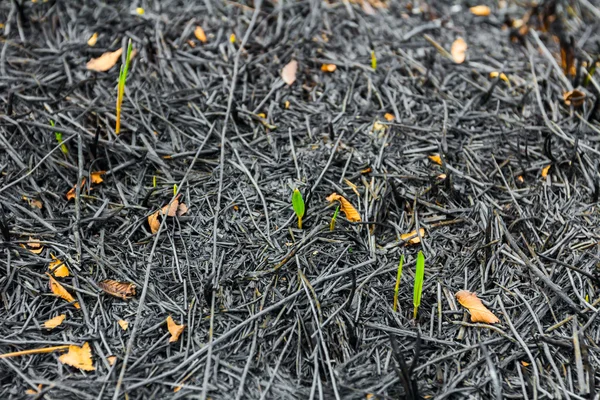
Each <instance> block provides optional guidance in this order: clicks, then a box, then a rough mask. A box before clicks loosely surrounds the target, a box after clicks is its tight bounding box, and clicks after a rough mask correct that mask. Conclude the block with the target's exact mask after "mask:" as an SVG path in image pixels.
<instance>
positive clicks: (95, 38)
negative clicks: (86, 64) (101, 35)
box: [87, 32, 98, 47]
mask: <svg viewBox="0 0 600 400" xmlns="http://www.w3.org/2000/svg"><path fill="white" fill-rule="evenodd" d="M97 41H98V32H94V34H93V35H92V36H91V37H90V38H89V39H88V41H87V44H88V46H90V47H94V46H95V45H96V42H97Z"/></svg>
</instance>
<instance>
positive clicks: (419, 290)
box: [413, 250, 425, 319]
mask: <svg viewBox="0 0 600 400" xmlns="http://www.w3.org/2000/svg"><path fill="white" fill-rule="evenodd" d="M424 277H425V256H424V255H423V252H422V251H420V250H419V254H417V267H416V270H415V289H414V293H413V305H414V306H415V308H414V310H413V319H417V311H418V310H419V306H420V305H421V295H422V294H423V279H424Z"/></svg>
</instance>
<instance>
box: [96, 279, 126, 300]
mask: <svg viewBox="0 0 600 400" xmlns="http://www.w3.org/2000/svg"><path fill="white" fill-rule="evenodd" d="M98 287H99V288H100V289H102V290H103V291H104V292H106V293H107V294H110V295H111V296H114V297H118V298H120V299H123V300H129V299H130V298H132V297H133V296H135V284H134V283H131V282H119V281H115V280H113V279H105V280H103V281H101V282H99V283H98Z"/></svg>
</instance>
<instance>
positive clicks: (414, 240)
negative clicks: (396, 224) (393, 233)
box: [400, 228, 425, 244]
mask: <svg viewBox="0 0 600 400" xmlns="http://www.w3.org/2000/svg"><path fill="white" fill-rule="evenodd" d="M419 234H420V235H421V236H420V237H419V235H417V231H416V230H414V231H412V232H409V233H403V234H402V235H400V239H402V240H404V241H408V242H407V244H417V243H420V242H421V238H422V237H425V229H423V228H419ZM409 238H410V239H409Z"/></svg>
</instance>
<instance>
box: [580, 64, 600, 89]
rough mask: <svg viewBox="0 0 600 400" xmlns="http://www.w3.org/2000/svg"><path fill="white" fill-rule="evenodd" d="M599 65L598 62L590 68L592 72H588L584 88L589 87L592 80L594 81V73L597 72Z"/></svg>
mask: <svg viewBox="0 0 600 400" xmlns="http://www.w3.org/2000/svg"><path fill="white" fill-rule="evenodd" d="M597 65H598V61H596V62H595V63H594V64H593V65H592V67H591V68H590V70H589V71H588V73H587V74H586V75H585V79H584V80H583V87H587V85H588V84H589V83H590V80H591V79H592V76H594V73H595V72H596V66H597Z"/></svg>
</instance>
